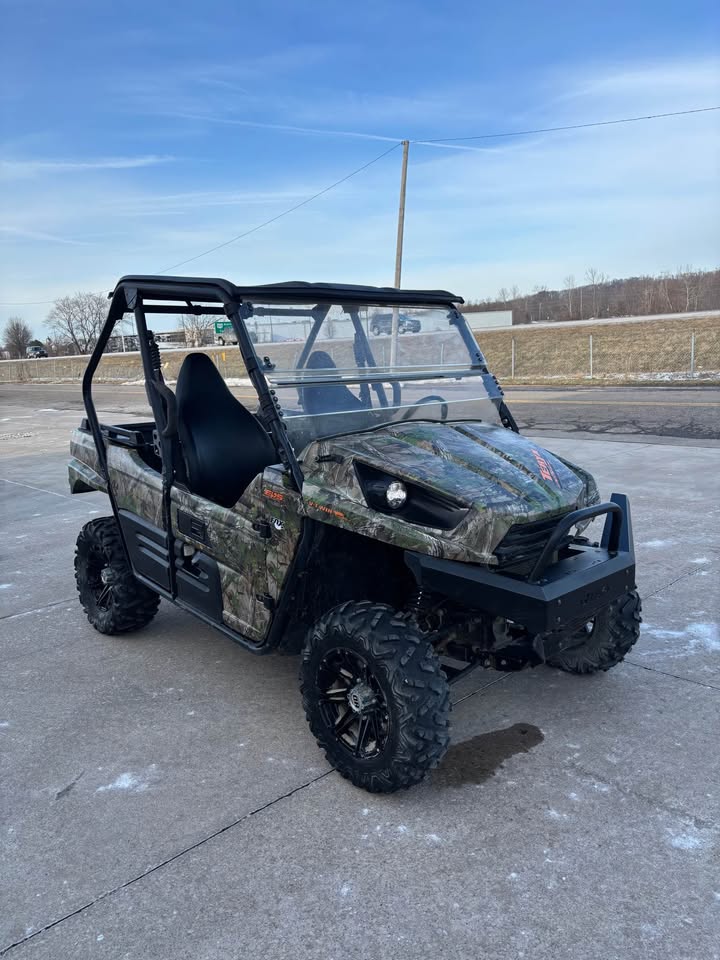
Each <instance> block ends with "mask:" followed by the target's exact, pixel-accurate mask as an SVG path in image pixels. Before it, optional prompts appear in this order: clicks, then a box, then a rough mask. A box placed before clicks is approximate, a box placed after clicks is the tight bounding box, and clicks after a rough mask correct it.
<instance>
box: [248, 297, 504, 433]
mask: <svg viewBox="0 0 720 960" xmlns="http://www.w3.org/2000/svg"><path fill="white" fill-rule="evenodd" d="M246 324H247V327H248V330H249V331H250V334H251V337H252V339H253V340H254V342H255V349H256V351H257V353H258V355H259V356H260V357H261V358H264V361H263V372H264V373H265V376H266V378H267V381H268V383H269V385H270V387H271V389H272V390H274V391H275V396H276V398H277V401H278V403H279V405H280V410H281V411H282V414H283V417H284V420H285V423H286V425H287V430H288V435H289V437H290V440H291V442H292V443H293V446H294V447H295V449H296V451H298V452H299V451H300V450H301V449H302V448H303V447H304V446H305V445H306V444H307V443H309V442H310V441H311V440H316V439H321V438H325V437H331V436H337V435H339V434H346V433H359V432H364V431H367V430H372V429H375V428H377V427H381V426H384V425H386V424H388V423H397V422H398V421H404V420H434V421H439V422H445V421H458V420H483V421H485V422H490V423H493V424H497V423H500V417H499V414H498V409H497V402H498V400H499V398H500V396H501V394H500V391H499V389H498V387H497V385H496V384H495V381H494V380H493V378H492V377H491V376H490V374H489V373H488V372H487V367H486V364H485V360H484V358H483V356H482V353H481V352H480V349H479V347H478V345H477V343H476V342H475V339H474V337H473V335H472V333H471V332H470V330H469V328H468V327H467V324H466V323H465V319H464V317H463V316H462V315H461V314H460V313H459V312H458V311H457V310H456V309H455V308H454V307H452V306H451V305H450V304H448V306H447V307H417V306H414V307H402V306H400V307H383V306H372V305H367V306H356V305H351V306H347V307H343V306H341V305H338V304H313V305H305V306H295V305H292V306H276V305H262V304H256V305H254V307H253V314H252V317H250V318H248V319H247V320H246Z"/></svg>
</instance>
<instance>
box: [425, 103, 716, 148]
mask: <svg viewBox="0 0 720 960" xmlns="http://www.w3.org/2000/svg"><path fill="white" fill-rule="evenodd" d="M710 110H720V106H717V107H697V108H695V109H694V110H674V111H673V112H672V113H651V114H648V115H647V116H645V117H623V118H622V119H621V120H596V121H594V122H593V123H570V124H567V125H566V126H563V127H538V128H537V129H535V130H513V131H510V132H507V133H480V134H478V135H477V136H473V137H435V138H434V139H432V140H429V139H426V140H411V141H410V142H411V143H419V144H423V143H455V142H457V141H460V140H494V139H497V138H499V137H527V136H530V134H533V133H557V132H558V131H559V130H583V129H585V128H586V127H610V126H613V125H614V124H617V123H637V122H638V120H659V119H661V118H662V117H684V116H686V115H687V114H689V113H708V112H709V111H710Z"/></svg>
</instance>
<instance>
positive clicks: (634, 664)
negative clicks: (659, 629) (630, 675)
mask: <svg viewBox="0 0 720 960" xmlns="http://www.w3.org/2000/svg"><path fill="white" fill-rule="evenodd" d="M623 663H629V664H630V666H631V667H639V668H640V669H641V670H649V671H650V673H659V674H661V676H663V677H672V678H673V680H683V681H684V682H685V683H695V684H697V686H699V687H707V688H708V690H720V687H718V686H716V685H715V684H714V683H706V682H705V681H704V680H695V679H694V678H693V677H681V676H680V675H679V674H677V673H670V672H669V671H668V670H658V668H657V667H648V666H647V664H644V663H638V662H637V660H628V658H627V657H625V659H624V660H623Z"/></svg>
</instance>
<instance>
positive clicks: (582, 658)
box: [547, 590, 642, 673]
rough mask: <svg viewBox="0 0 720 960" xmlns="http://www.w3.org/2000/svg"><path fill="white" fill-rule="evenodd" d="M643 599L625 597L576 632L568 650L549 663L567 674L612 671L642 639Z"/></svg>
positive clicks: (630, 593) (633, 595)
mask: <svg viewBox="0 0 720 960" xmlns="http://www.w3.org/2000/svg"><path fill="white" fill-rule="evenodd" d="M641 619H642V618H641V616H640V597H639V596H638V592H637V590H630V591H628V592H627V593H625V594H623V595H622V596H621V597H619V598H618V599H617V600H615V601H613V603H611V604H610V606H608V607H606V608H605V609H604V610H602V611H601V612H600V613H598V614H597V616H596V617H594V618H593V619H592V620H590V621H588V623H587V625H583V627H582V628H581V629H580V630H578V631H577V633H576V634H575V635H574V636H573V639H572V640H571V642H570V643H569V644H568V646H567V647H566V648H565V649H564V650H561V651H560V653H558V654H556V656H554V657H553V658H552V659H549V660H548V661H547V662H548V664H549V666H551V667H559V669H560V670H565V671H567V672H568V673H596V672H597V671H598V670H609V669H610V667H614V666H615V665H616V664H618V663H620V661H621V660H622V659H623V658H624V657H625V655H626V654H627V653H628V652H629V650H630V648H631V647H632V646H633V644H634V643H635V642H636V641H637V639H638V637H639V636H640V621H641Z"/></svg>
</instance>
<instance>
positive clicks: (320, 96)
mask: <svg viewBox="0 0 720 960" xmlns="http://www.w3.org/2000/svg"><path fill="white" fill-rule="evenodd" d="M0 15H1V16H2V21H3V26H4V30H3V37H2V39H0V54H1V55H2V62H3V68H4V75H5V83H4V85H3V89H2V92H1V93H0V109H1V111H2V113H1V115H0V120H1V125H0V191H2V196H1V197H0V263H1V264H2V265H1V266H0V301H36V300H37V301H43V300H51V299H53V298H55V297H57V296H61V295H64V294H66V293H71V292H73V291H75V290H105V289H109V288H110V287H111V286H112V285H113V282H114V281H115V279H116V278H117V277H118V276H120V275H121V274H123V273H132V272H139V273H152V272H156V271H159V270H161V269H163V268H164V267H167V266H169V265H170V264H174V263H176V262H178V261H181V260H185V259H186V258H188V257H192V256H194V255H195V254H197V253H199V252H201V251H202V250H205V249H206V248H208V247H211V246H213V245H215V244H217V243H221V242H222V241H224V240H226V239H228V238H230V237H232V236H234V235H235V234H238V233H241V232H242V231H243V230H246V229H249V228H250V227H252V226H254V225H255V224H257V223H259V222H261V221H263V220H265V219H267V218H269V217H272V216H274V215H276V214H277V213H280V212H281V211H283V210H284V209H286V208H287V207H289V206H292V205H293V204H295V203H298V202H300V201H301V200H303V199H304V198H305V197H307V196H309V195H310V194H313V193H315V192H317V191H318V190H321V189H322V188H323V187H325V186H326V185H327V184H329V183H331V182H333V181H335V180H337V179H339V178H340V177H342V176H344V175H345V174H347V173H349V172H350V171H351V170H353V169H354V168H356V167H358V166H360V165H361V164H363V163H365V162H367V161H368V160H371V159H372V158H373V157H375V156H377V155H378V154H379V153H381V152H382V151H383V150H384V149H387V148H388V147H390V146H392V143H393V142H394V141H396V140H399V139H402V138H409V139H424V138H436V137H453V136H458V137H459V136H470V135H474V134H483V133H493V132H500V131H508V130H522V129H527V128H532V127H543V126H555V125H562V124H573V123H581V122H586V121H593V120H604V119H612V118H615V117H623V116H636V115H639V114H649V113H656V112H666V111H673V110H683V109H690V108H694V107H703V106H712V105H715V104H718V103H720V46H719V45H718V38H719V32H720V17H719V16H718V13H717V5H716V4H714V3H710V2H707V3H706V2H695V0H687V2H684V3H682V4H681V3H663V2H658V0H653V2H649V0H642V2H634V3H633V2H627V0H626V2H624V3H616V2H606V3H604V4H602V5H601V6H598V4H597V3H592V4H591V3H583V2H573V3H565V2H558V3H552V4H549V3H546V4H538V3H537V2H534V3H525V2H507V3H504V4H480V3H477V2H447V3H445V4H442V5H441V4H438V3H437V2H434V3H431V2H426V0H420V2H415V3H405V2H399V3H397V2H396V3H393V2H390V0H387V2H384V3H380V2H374V0H365V2H364V3H362V4H359V3H358V4H348V3H340V2H327V0H316V2H314V3H312V4H307V3H291V2H288V0H265V2H264V3H263V4H255V5H252V6H250V5H245V4H237V3H230V2H217V0H206V2H205V3H203V4H198V3H183V2H175V3H172V4H171V3H168V2H166V0H156V2H154V3H148V2H145V3H142V4H140V3H137V2H134V0H129V2H124V3H122V4H119V3H108V2H103V0H82V2H79V0H64V2H63V3H58V2H57V0H52V2H49V0H0ZM719 144H720V112H718V113H705V114H698V115H695V116H689V117H677V118H669V119H665V120H655V121H650V122H646V123H638V124H627V125H624V126H617V127H606V128H599V129H591V130H577V131H567V132H564V133H552V134H539V135H535V136H530V137H515V138H508V139H502V140H495V141H492V140H491V141H485V142H483V141H477V142H474V143H473V142H470V143H465V144H462V145H461V144H456V145H453V146H426V145H421V144H413V145H412V146H411V149H410V169H409V177H408V207H407V221H406V239H405V262H404V273H403V281H404V283H405V284H406V285H408V286H433V287H438V286H445V287H449V288H450V289H453V290H454V291H456V292H458V293H460V294H462V295H464V296H465V297H466V298H468V297H472V298H477V297H482V296H488V295H495V294H496V293H497V291H498V289H499V288H500V287H502V286H506V287H509V286H512V285H513V284H517V285H518V286H519V287H520V288H522V289H532V287H533V286H534V285H536V284H545V285H547V286H558V285H562V281H563V278H564V277H565V276H567V275H568V274H574V275H575V276H576V277H577V278H578V280H579V279H580V278H581V277H582V276H583V274H584V272H585V269H586V268H587V267H589V266H594V267H595V268H597V269H598V270H602V271H604V272H605V273H607V274H609V275H612V276H625V275H630V274H637V273H641V272H658V271H662V270H672V269H675V268H677V267H678V266H680V265H683V264H686V263H691V264H693V265H695V266H699V267H711V266H716V265H717V264H718V262H719V261H720V232H719V229H718V224H720V188H719V187H718V161H719V160H720V147H719ZM399 174H400V151H399V150H395V151H394V152H392V153H391V154H389V155H388V156H387V157H385V158H384V159H383V160H380V161H379V162H378V163H376V164H374V165H373V166H371V167H370V168H368V170H366V171H365V172H364V173H362V174H360V175H358V176H357V177H354V178H353V179H351V180H349V181H348V182H347V183H345V184H343V185H342V186H340V187H338V188H337V189H335V190H333V191H331V192H330V193H328V194H327V195H325V196H323V197H321V198H320V199H318V200H317V201H315V202H313V203H311V204H309V205H307V206H306V207H303V208H302V209H301V210H298V211H297V212H295V213H293V214H291V215H290V216H288V217H286V218H284V219H282V220H280V221H278V222H277V223H274V224H272V225H271V226H269V227H266V228H264V229H263V230H260V231H258V232H257V233H255V234H253V235H252V236H251V237H249V238H247V239H246V240H241V241H239V242H238V243H236V244H234V245H231V246H228V247H225V248H223V249H222V250H219V251H217V252H216V253H214V254H211V255H209V256H206V257H203V258H201V259H199V260H197V261H195V262H194V263H191V264H188V265H187V266H185V267H183V268H182V269H181V270H179V271H178V272H182V273H186V274H188V275H203V274H204V275H215V276H227V277H229V278H230V279H233V280H235V281H237V282H270V281H274V280H287V279H308V280H338V281H345V282H366V283H378V284H385V283H391V282H392V276H393V266H394V244H395V224H396V216H397V194H398V183H399ZM48 310H49V306H48V305H45V304H37V305H28V306H2V307H0V323H3V322H4V320H5V319H6V317H7V316H10V315H13V314H19V315H21V316H23V317H25V318H26V319H27V320H28V321H30V322H31V324H32V325H33V326H34V327H35V329H36V330H37V332H42V328H41V323H42V320H43V318H44V317H45V315H46V313H47V311H48Z"/></svg>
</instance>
